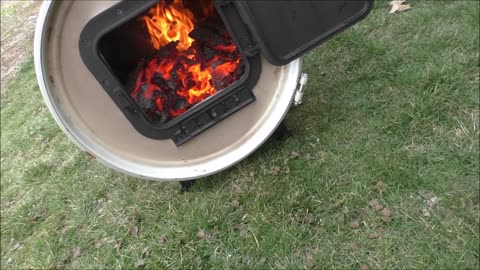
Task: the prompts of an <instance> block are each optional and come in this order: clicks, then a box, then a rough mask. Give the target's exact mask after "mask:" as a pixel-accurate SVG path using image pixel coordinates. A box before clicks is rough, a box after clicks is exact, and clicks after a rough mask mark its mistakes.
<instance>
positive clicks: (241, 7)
mask: <svg viewBox="0 0 480 270" xmlns="http://www.w3.org/2000/svg"><path fill="white" fill-rule="evenodd" d="M215 6H216V8H217V11H218V13H219V14H220V16H221V17H222V19H223V21H224V23H225V25H226V26H227V29H228V30H229V32H230V34H231V35H232V38H233V39H234V40H235V42H236V43H237V45H238V46H239V48H240V50H241V51H242V52H243V53H244V54H245V55H254V54H256V53H259V52H261V53H262V54H263V55H264V56H265V58H266V59H267V60H268V61H269V62H270V63H271V64H274V65H285V64H288V63H289V62H291V61H293V60H294V59H296V58H298V57H300V56H301V55H303V54H304V53H306V52H307V51H309V50H310V49H313V48H315V47H317V46H318V45H320V44H321V43H323V42H325V41H326V40H328V39H329V38H331V37H333V36H334V35H335V34H338V33H339V32H341V31H343V30H345V29H347V28H348V27H350V26H352V25H354V24H355V23H357V22H358V21H360V20H362V19H363V18H365V17H366V16H367V15H368V13H369V12H370V10H371V9H372V6H373V0H313V1H306V0H277V1H272V0H250V1H248V0H239V1H232V0H215Z"/></svg>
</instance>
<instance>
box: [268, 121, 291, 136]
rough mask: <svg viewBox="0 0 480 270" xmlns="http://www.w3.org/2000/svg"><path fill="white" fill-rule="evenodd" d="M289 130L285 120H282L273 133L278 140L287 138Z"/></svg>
mask: <svg viewBox="0 0 480 270" xmlns="http://www.w3.org/2000/svg"><path fill="white" fill-rule="evenodd" d="M289 133H290V132H289V130H288V128H287V126H286V125H285V122H284V121H282V122H281V123H280V125H278V127H277V129H275V131H274V132H273V134H272V137H273V138H275V139H276V140H279V141H281V140H285V139H286V138H287V137H288V135H289Z"/></svg>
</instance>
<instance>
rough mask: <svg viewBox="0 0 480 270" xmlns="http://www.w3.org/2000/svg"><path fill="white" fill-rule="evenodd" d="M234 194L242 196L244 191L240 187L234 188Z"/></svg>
mask: <svg viewBox="0 0 480 270" xmlns="http://www.w3.org/2000/svg"><path fill="white" fill-rule="evenodd" d="M232 193H233V195H235V196H240V194H242V193H243V190H242V189H241V188H240V187H239V186H234V187H233V191H232Z"/></svg>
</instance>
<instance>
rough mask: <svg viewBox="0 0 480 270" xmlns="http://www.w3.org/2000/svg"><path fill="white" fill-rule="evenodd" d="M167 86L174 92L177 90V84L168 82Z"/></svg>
mask: <svg viewBox="0 0 480 270" xmlns="http://www.w3.org/2000/svg"><path fill="white" fill-rule="evenodd" d="M167 86H168V88H170V89H171V90H174V91H175V89H176V87H175V83H174V82H173V81H172V80H168V81H167Z"/></svg>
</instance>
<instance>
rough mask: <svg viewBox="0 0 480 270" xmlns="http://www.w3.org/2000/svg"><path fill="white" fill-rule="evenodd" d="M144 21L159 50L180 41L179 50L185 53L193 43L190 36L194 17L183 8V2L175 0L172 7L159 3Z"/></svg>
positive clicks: (153, 42) (153, 43)
mask: <svg viewBox="0 0 480 270" xmlns="http://www.w3.org/2000/svg"><path fill="white" fill-rule="evenodd" d="M143 20H144V21H145V24H146V25H147V29H148V32H149V33H150V38H151V40H152V45H153V47H154V48H155V49H157V50H158V49H160V48H161V47H163V46H165V45H167V44H168V43H170V42H172V41H177V40H178V41H179V44H178V45H177V48H178V49H179V50H182V51H184V50H186V49H188V48H189V47H190V46H191V45H192V43H193V39H192V38H190V37H189V36H188V34H189V33H190V32H191V31H192V30H193V27H194V26H193V21H194V16H193V13H192V12H191V11H190V10H189V9H187V8H185V7H184V6H183V1H182V0H175V1H174V2H173V3H172V4H170V5H165V4H161V3H158V4H157V5H156V6H155V7H153V8H151V9H150V11H149V16H144V17H143Z"/></svg>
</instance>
